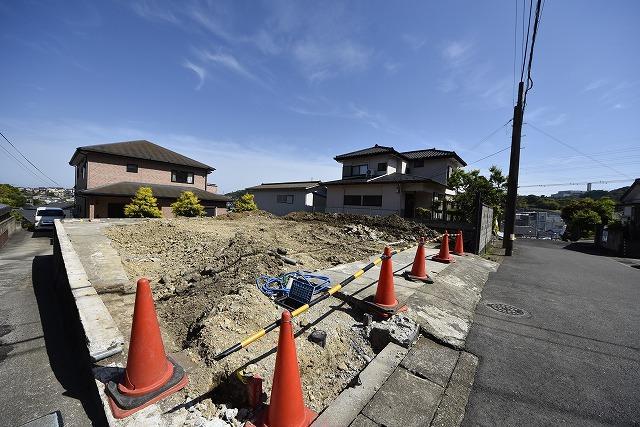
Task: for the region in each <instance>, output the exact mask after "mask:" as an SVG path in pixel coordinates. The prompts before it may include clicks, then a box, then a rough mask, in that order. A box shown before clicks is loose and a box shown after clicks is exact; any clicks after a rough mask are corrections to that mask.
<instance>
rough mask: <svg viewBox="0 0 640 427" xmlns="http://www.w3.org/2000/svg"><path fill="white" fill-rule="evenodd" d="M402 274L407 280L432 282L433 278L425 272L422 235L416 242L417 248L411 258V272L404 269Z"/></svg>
mask: <svg viewBox="0 0 640 427" xmlns="http://www.w3.org/2000/svg"><path fill="white" fill-rule="evenodd" d="M403 276H404V277H405V278H406V279H409V280H422V281H423V282H426V283H433V280H431V278H430V277H429V274H428V273H427V262H426V255H425V252H424V237H421V238H420V243H418V249H417V250H416V256H415V258H414V259H413V265H412V267H411V273H409V272H408V271H406V270H405V272H404V273H403Z"/></svg>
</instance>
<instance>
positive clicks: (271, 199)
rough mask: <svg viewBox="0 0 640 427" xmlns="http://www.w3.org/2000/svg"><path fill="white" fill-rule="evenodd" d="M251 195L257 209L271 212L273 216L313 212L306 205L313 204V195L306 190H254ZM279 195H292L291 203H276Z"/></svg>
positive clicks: (310, 207)
mask: <svg viewBox="0 0 640 427" xmlns="http://www.w3.org/2000/svg"><path fill="white" fill-rule="evenodd" d="M251 194H253V200H254V201H255V202H256V204H257V205H258V209H261V210H263V211H267V212H271V213H272V214H274V215H286V214H288V213H289V212H298V211H311V210H313V206H308V205H307V202H310V203H311V204H313V194H311V192H307V190H255V191H252V192H251ZM279 195H283V196H285V195H292V196H293V203H291V204H289V203H278V202H277V198H278V196H279Z"/></svg>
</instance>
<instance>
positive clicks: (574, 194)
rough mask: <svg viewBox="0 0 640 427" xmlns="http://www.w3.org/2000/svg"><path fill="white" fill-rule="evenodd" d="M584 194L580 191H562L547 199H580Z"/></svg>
mask: <svg viewBox="0 0 640 427" xmlns="http://www.w3.org/2000/svg"><path fill="white" fill-rule="evenodd" d="M584 193H585V192H584V191H582V190H562V191H558V192H557V193H555V194H552V195H551V196H549V197H551V198H554V199H564V198H566V197H580V196H581V195H583V194H584Z"/></svg>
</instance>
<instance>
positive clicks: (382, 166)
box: [378, 162, 387, 172]
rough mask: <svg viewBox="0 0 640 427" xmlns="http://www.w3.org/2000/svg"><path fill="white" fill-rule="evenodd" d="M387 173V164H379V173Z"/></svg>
mask: <svg viewBox="0 0 640 427" xmlns="http://www.w3.org/2000/svg"><path fill="white" fill-rule="evenodd" d="M386 171H387V162H383V163H378V172H386Z"/></svg>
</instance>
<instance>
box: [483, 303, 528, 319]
mask: <svg viewBox="0 0 640 427" xmlns="http://www.w3.org/2000/svg"><path fill="white" fill-rule="evenodd" d="M487 307H489V308H490V309H492V310H495V311H497V312H498V313H502V314H507V315H509V316H525V315H526V314H527V312H526V311H524V310H523V309H521V308H518V307H515V306H513V305H509V304H503V303H501V302H490V303H487Z"/></svg>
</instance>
